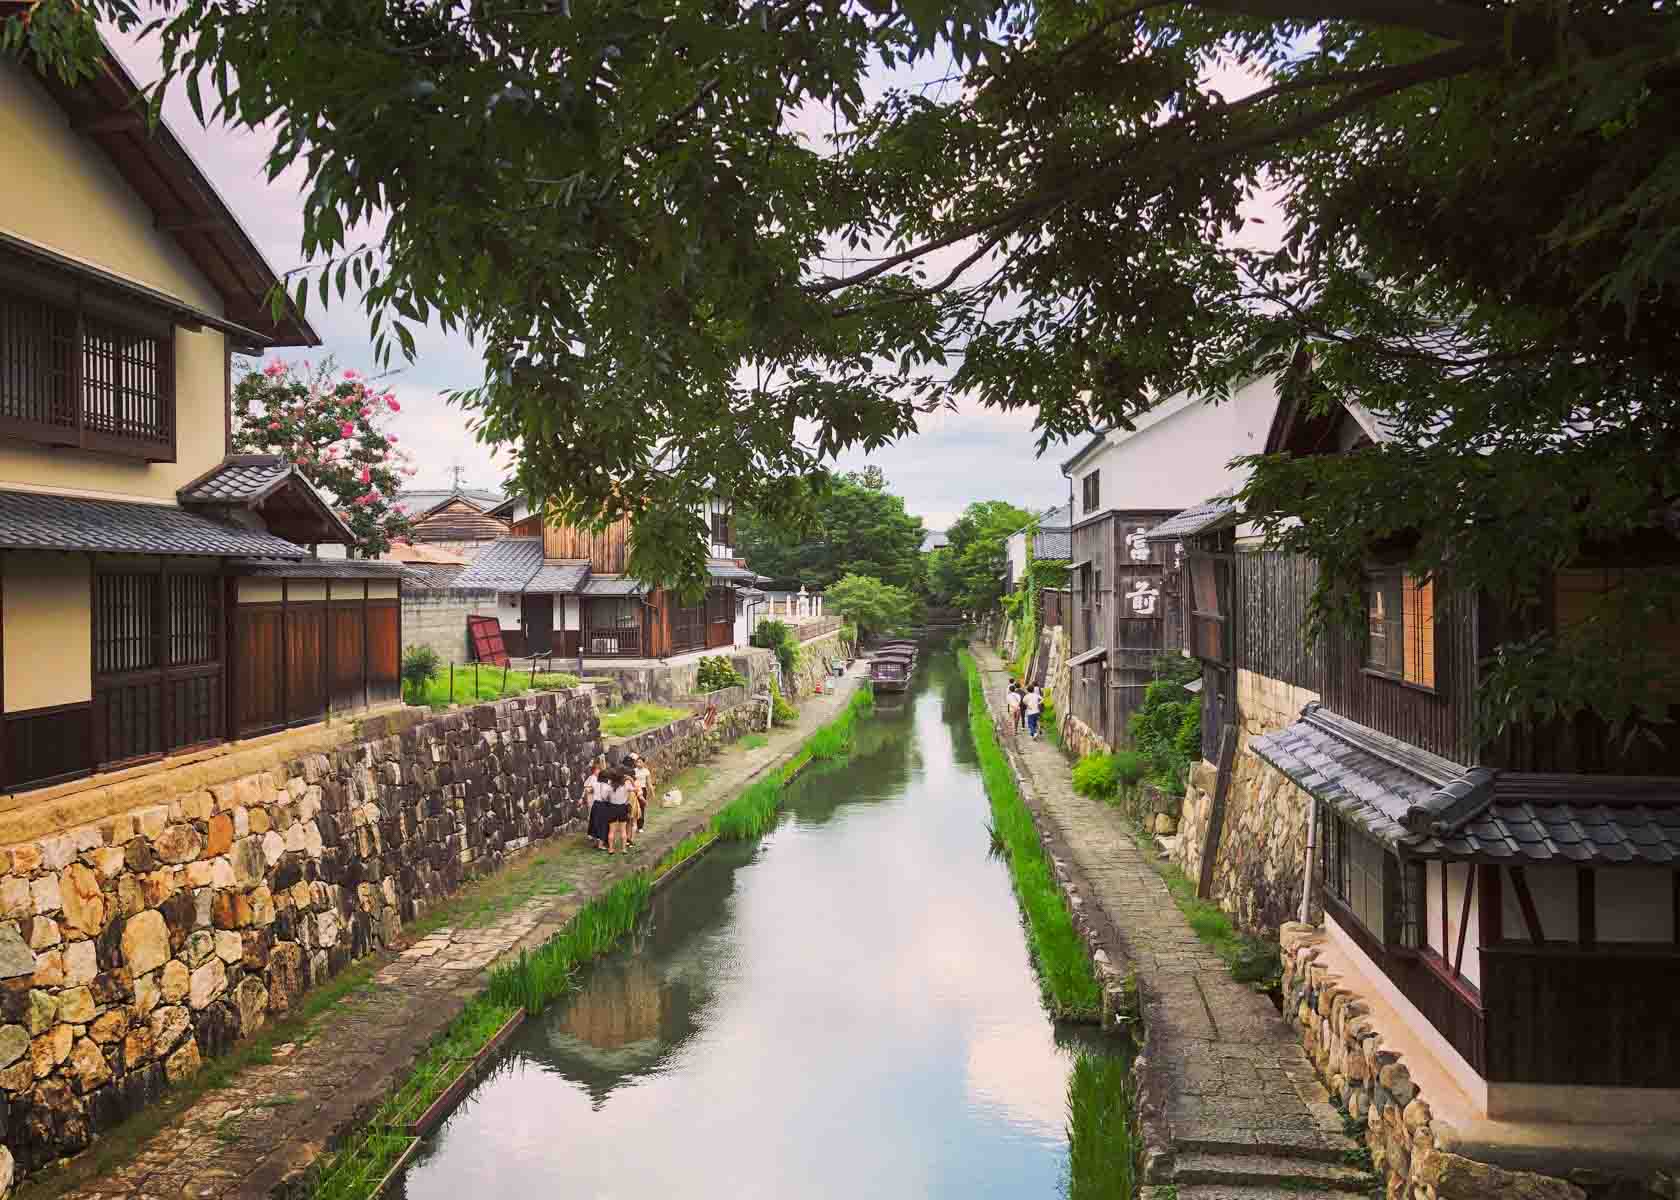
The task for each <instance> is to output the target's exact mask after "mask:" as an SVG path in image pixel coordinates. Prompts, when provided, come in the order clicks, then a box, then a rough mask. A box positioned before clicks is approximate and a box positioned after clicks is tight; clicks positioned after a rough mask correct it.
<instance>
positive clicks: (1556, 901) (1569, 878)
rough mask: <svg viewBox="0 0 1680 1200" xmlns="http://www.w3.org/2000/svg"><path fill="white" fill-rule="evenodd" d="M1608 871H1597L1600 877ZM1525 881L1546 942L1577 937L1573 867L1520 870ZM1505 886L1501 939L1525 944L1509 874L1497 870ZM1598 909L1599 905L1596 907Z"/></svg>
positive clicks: (1520, 913)
mask: <svg viewBox="0 0 1680 1200" xmlns="http://www.w3.org/2000/svg"><path fill="white" fill-rule="evenodd" d="M1608 873H1609V872H1601V873H1600V875H1601V876H1602V875H1604V874H1608ZM1523 875H1524V876H1526V877H1527V879H1528V891H1529V894H1530V895H1532V896H1533V897H1534V911H1535V912H1536V913H1538V914H1539V917H1540V932H1541V933H1543V934H1545V935H1546V940H1547V941H1548V942H1573V941H1574V940H1575V939H1576V938H1577V937H1579V936H1580V928H1579V922H1577V921H1576V919H1575V915H1576V912H1577V907H1576V906H1577V904H1578V903H1579V902H1578V900H1577V898H1576V886H1577V885H1576V882H1575V868H1574V867H1528V868H1526V869H1525V870H1524V871H1523ZM1500 877H1501V878H1502V879H1503V880H1504V884H1505V900H1504V910H1503V920H1502V924H1503V926H1504V929H1505V936H1506V937H1507V938H1511V939H1514V940H1516V941H1523V942H1526V941H1528V925H1527V924H1526V923H1525V922H1524V921H1523V910H1522V904H1521V903H1520V902H1519V901H1518V900H1517V889H1516V888H1515V887H1513V886H1512V885H1511V873H1510V872H1509V871H1501V872H1500ZM1599 908H1600V910H1602V909H1603V905H1602V904H1600V905H1599Z"/></svg>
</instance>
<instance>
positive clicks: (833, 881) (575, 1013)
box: [394, 648, 1097, 1200]
mask: <svg viewBox="0 0 1680 1200" xmlns="http://www.w3.org/2000/svg"><path fill="white" fill-rule="evenodd" d="M987 816H988V808H987V802H986V798H985V794H984V791H983V789H982V784H981V781H980V777H979V774H978V771H977V767H976V764H975V761H974V751H973V746H972V743H971V741H970V740H969V733H968V689H967V686H966V683H965V681H964V679H963V676H962V672H961V670H960V668H959V666H958V664H957V661H956V658H955V656H954V654H952V653H951V652H950V651H949V650H947V649H944V648H930V652H928V653H925V654H924V656H923V663H922V665H921V667H920V669H919V671H918V675H917V680H916V682H915V684H914V686H913V687H912V689H911V690H910V691H909V692H907V693H904V694H902V695H899V696H883V697H882V698H881V699H880V700H879V702H878V704H877V711H876V715H875V717H874V718H873V719H871V720H869V721H867V722H865V723H864V724H862V725H861V726H860V727H859V732H858V736H857V746H856V749H855V751H854V753H853V754H852V756H851V757H850V758H849V759H847V760H845V761H844V762H839V763H833V764H827V765H825V766H822V767H820V768H817V769H813V770H810V771H807V772H806V773H805V774H804V775H802V776H801V777H800V778H799V779H798V780H796V781H795V782H794V783H793V784H792V785H791V786H790V788H789V795H788V796H787V803H786V806H785V808H784V810H783V815H782V817H781V820H780V822H779V823H778V825H777V827H776V828H775V829H774V830H773V831H772V832H771V833H770V834H768V835H767V836H765V837H764V838H763V839H761V840H760V841H758V842H756V843H751V844H749V843H739V842H737V843H723V844H720V845H718V846H716V847H714V848H713V849H712V850H711V851H710V852H709V853H708V854H707V855H705V856H704V857H703V858H702V859H700V860H699V861H698V862H696V863H695V864H694V865H693V866H691V867H690V868H689V869H688V870H687V871H686V872H685V873H684V874H683V875H682V876H681V877H679V878H678V879H676V880H674V881H673V882H672V884H671V885H670V886H669V887H667V888H665V889H662V891H661V892H660V893H659V894H658V896H657V897H656V899H655V901H654V904H653V906H652V908H651V910H650V912H649V914H648V916H647V918H646V920H645V921H644V924H643V926H642V927H641V928H640V929H639V930H638V931H637V933H636V934H635V936H634V937H633V938H632V939H631V940H630V942H629V943H627V945H626V947H625V948H624V949H622V950H621V951H619V952H618V953H615V954H613V955H612V956H610V957H608V958H605V959H602V960H600V961H599V962H598V963H596V964H594V965H593V966H592V967H591V968H589V969H588V970H587V971H586V972H585V973H584V974H583V976H582V977H581V980H580V982H581V987H580V990H579V991H577V992H576V993H574V994H573V995H571V996H569V997H566V998H564V999H562V1000H559V1001H556V1002H555V1003H554V1004H553V1005H551V1006H550V1007H549V1009H548V1010H547V1011H546V1012H544V1013H543V1014H542V1015H541V1016H539V1017H535V1018H532V1019H530V1020H528V1021H527V1022H526V1023H525V1025H524V1026H523V1027H522V1028H521V1030H520V1031H519V1033H518V1034H517V1035H516V1036H515V1039H514V1041H512V1042H511V1043H510V1044H509V1048H508V1051H507V1053H506V1054H505V1056H504V1058H503V1059H502V1061H501V1062H500V1063H499V1064H498V1065H497V1066H496V1067H495V1068H494V1069H493V1070H492V1071H490V1072H489V1073H488V1074H487V1075H486V1077H485V1078H484V1080H483V1081H481V1082H480V1084H479V1085H478V1086H477V1088H476V1090H475V1091H474V1092H473V1093H472V1094H471V1095H470V1096H469V1097H468V1098H467V1099H466V1101H465V1102H464V1103H463V1104H462V1105H461V1107H460V1108H459V1109H457V1110H456V1112H455V1113H454V1114H453V1115H452V1116H451V1117H450V1118H449V1120H448V1121H447V1122H446V1123H445V1125H444V1126H443V1127H442V1128H441V1129H440V1130H439V1132H438V1133H437V1134H436V1136H434V1137H433V1138H432V1139H431V1140H430V1142H429V1143H428V1144H426V1145H425V1146H424V1147H423V1148H422V1150H421V1151H420V1153H419V1154H418V1155H417V1156H416V1158H415V1159H414V1160H413V1162H412V1163H411V1165H410V1167H409V1168H408V1170H407V1172H406V1174H405V1176H404V1178H403V1179H402V1180H401V1183H400V1185H399V1187H398V1188H397V1189H396V1190H395V1193H394V1194H396V1195H401V1196H406V1197H407V1200H466V1198H467V1197H474V1198H476V1197H506V1198H509V1200H513V1198H515V1197H527V1196H532V1197H535V1196H553V1197H566V1198H568V1200H569V1198H577V1200H617V1198H623V1200H648V1198H654V1197H685V1198H686V1197H701V1198H717V1200H724V1198H728V1200H754V1198H760V1197H762V1198H765V1200H768V1198H771V1197H776V1198H778V1200H782V1198H787V1197H802V1198H811V1200H815V1198H820V1197H836V1198H841V1197H843V1198H845V1200H857V1198H858V1197H863V1196H868V1197H950V1198H952V1200H955V1198H958V1197H961V1198H963V1200H973V1198H975V1197H1010V1198H1011V1200H1019V1198H1024V1197H1053V1196H1056V1195H1058V1194H1065V1190H1066V1180H1065V1174H1066V1168H1067V1161H1068V1146H1067V1132H1066V1124H1067V1085H1068V1078H1069V1071H1070V1067H1071V1063H1072V1058H1073V1053H1074V1041H1075V1040H1076V1038H1077V1037H1080V1036H1083V1037H1086V1038H1091V1037H1095V1036H1097V1035H1095V1034H1093V1033H1089V1032H1087V1033H1083V1034H1082V1035H1081V1034H1075V1033H1074V1032H1073V1031H1070V1030H1066V1029H1063V1030H1058V1029H1057V1028H1056V1027H1055V1026H1054V1025H1053V1024H1052V1022H1051V1021H1050V1020H1049V1019H1048V1018H1047V1016H1046V1015H1045V1012H1044V1009H1043V1008H1042V1006H1041V1005H1040V1002H1039V995H1038V987H1037V983H1036V980H1035V979H1034V976H1033V973H1032V967H1031V964H1030V962H1029V960H1028V957H1027V951H1026V943H1025V940H1024V937H1023V934H1022V930H1021V925H1020V916H1019V910H1018V909H1017V907H1016V904H1015V898H1014V895H1013V893H1012V891H1011V890H1010V885H1009V877H1008V874H1007V866H1006V864H1005V863H1004V862H1002V861H1001V860H999V859H997V858H996V857H994V856H993V855H991V854H990V847H991V841H990V836H989V833H988V830H987Z"/></svg>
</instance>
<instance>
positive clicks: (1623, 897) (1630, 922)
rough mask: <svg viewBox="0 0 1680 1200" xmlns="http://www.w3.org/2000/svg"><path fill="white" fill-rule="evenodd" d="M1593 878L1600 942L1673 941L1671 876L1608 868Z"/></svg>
mask: <svg viewBox="0 0 1680 1200" xmlns="http://www.w3.org/2000/svg"><path fill="white" fill-rule="evenodd" d="M1596 875H1597V878H1596V879H1595V880H1594V885H1595V887H1596V888H1597V895H1598V940H1599V941H1601V942H1673V941H1674V940H1675V937H1676V935H1677V931H1676V930H1675V929H1674V875H1673V872H1671V871H1667V870H1664V869H1663V868H1661V867H1609V868H1606V869H1604V870H1601V871H1598V872H1596Z"/></svg>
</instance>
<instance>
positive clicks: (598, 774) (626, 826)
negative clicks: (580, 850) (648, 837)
mask: <svg viewBox="0 0 1680 1200" xmlns="http://www.w3.org/2000/svg"><path fill="white" fill-rule="evenodd" d="M583 803H584V808H585V810H586V811H587V813H588V823H589V842H590V844H591V845H592V846H594V847H595V848H596V849H597V850H604V851H606V852H607V853H608V854H617V853H618V852H619V851H621V850H624V851H628V850H629V849H630V848H631V847H632V846H634V845H635V844H636V835H637V834H638V833H640V832H641V831H642V830H643V829H645V828H647V810H648V807H649V806H650V805H651V804H652V803H653V771H652V770H650V769H649V767H648V765H647V760H646V759H644V758H643V757H642V756H641V755H639V754H626V755H625V756H624V757H623V758H621V759H619V760H618V761H617V762H615V763H609V762H608V761H607V760H606V759H605V758H597V759H596V760H595V762H594V763H593V764H592V765H591V766H590V769H589V777H588V778H587V779H585V780H584V781H583Z"/></svg>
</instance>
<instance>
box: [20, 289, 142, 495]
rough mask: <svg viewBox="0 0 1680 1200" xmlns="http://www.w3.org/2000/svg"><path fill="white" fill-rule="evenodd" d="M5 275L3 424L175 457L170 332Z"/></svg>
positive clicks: (90, 446) (38, 438) (55, 439)
mask: <svg viewBox="0 0 1680 1200" xmlns="http://www.w3.org/2000/svg"><path fill="white" fill-rule="evenodd" d="M145 324H146V322H145V321H144V320H142V319H140V318H138V317H135V318H133V319H132V321H126V320H122V319H117V318H113V317H111V316H109V315H107V314H106V313H105V312H103V311H99V312H95V311H92V310H90V309H89V308H88V307H87V306H85V305H84V304H83V302H82V301H81V300H80V299H79V298H78V299H74V300H69V301H65V300H57V301H55V300H51V299H46V298H42V297H39V296H35V295H32V294H30V293H28V292H24V291H19V290H12V289H11V288H10V287H8V286H6V285H5V284H3V283H0V433H4V434H5V435H7V436H10V437H18V438H23V439H26V440H28V441H34V442H39V443H42V444H46V445H58V446H80V447H81V448H83V449H85V450H98V451H103V452H106V453H114V454H123V455H129V456H133V457H138V458H144V459H147V460H148V461H153V462H166V461H173V460H174V457H175V365H174V357H173V332H172V330H171V328H170V327H169V326H167V325H162V324H160V325H159V326H158V327H157V328H154V329H151V330H148V329H145V328H144V327H143V326H144V325H145Z"/></svg>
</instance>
